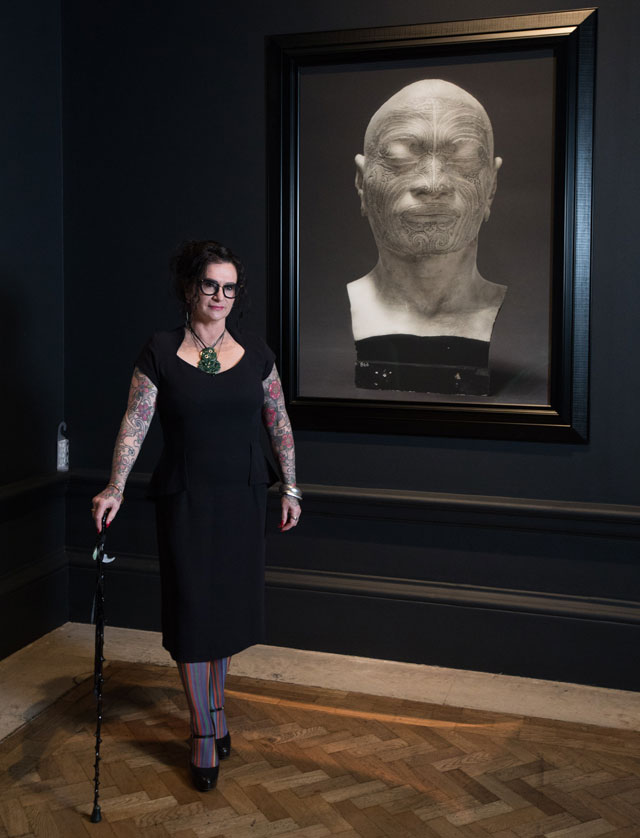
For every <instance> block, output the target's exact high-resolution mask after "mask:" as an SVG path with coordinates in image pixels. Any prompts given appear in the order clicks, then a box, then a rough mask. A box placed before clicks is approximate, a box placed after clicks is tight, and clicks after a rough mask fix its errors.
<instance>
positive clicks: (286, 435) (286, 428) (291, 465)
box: [262, 366, 300, 532]
mask: <svg viewBox="0 0 640 838" xmlns="http://www.w3.org/2000/svg"><path fill="white" fill-rule="evenodd" d="M262 387H263V389H264V403H263V405H262V418H263V420H264V424H265V426H266V428H267V431H268V433H269V437H270V439H271V447H272V448H273V452H274V454H275V455H276V457H277V458H278V462H279V463H280V471H281V472H282V480H283V482H284V483H290V484H291V485H293V486H295V485H296V452H295V447H294V444H293V433H292V431H291V422H290V421H289V417H288V415H287V409H286V407H285V404H284V395H283V393H282V385H281V384H280V378H279V376H278V371H277V370H276V368H275V366H274V368H273V369H272V370H271V373H270V374H269V375H268V376H267V378H265V380H264V381H263V382H262ZM299 517H300V504H299V503H298V501H297V500H296V499H295V498H292V497H290V496H289V495H282V520H281V523H280V529H281V530H282V531H283V532H284V531H285V530H290V529H291V528H292V527H295V526H296V524H297V523H298V518H299Z"/></svg>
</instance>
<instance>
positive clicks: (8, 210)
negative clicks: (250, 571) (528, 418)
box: [0, 0, 640, 689]
mask: <svg viewBox="0 0 640 838" xmlns="http://www.w3.org/2000/svg"><path fill="white" fill-rule="evenodd" d="M561 5H562V7H563V8H566V7H570V8H578V7H580V6H581V5H582V4H581V3H578V2H571V0H564V2H563V3H562V4H561ZM553 8H554V4H552V3H550V2H543V0H526V2H525V0H483V2H482V3H478V2H474V0H448V2H446V3H445V2H427V3H425V2H424V0H396V2H394V3H393V4H390V3H388V2H383V0H340V2H337V1H336V2H326V3H323V4H310V3H300V2H298V0H274V2H270V3H267V4H265V3H261V2H257V1H256V0H252V2H238V3H234V4H231V3H226V2H225V3H217V2H212V0H187V1H186V2H183V3H180V4H178V3H175V2H166V0H165V2H162V1H160V2H158V0H155V1H154V2H143V0H128V1H127V2H124V1H123V0H109V2H107V0H104V2H101V1H100V0H83V2H80V0H65V2H63V3H62V7H61V8H59V7H57V6H56V5H55V4H54V3H51V2H45V0H26V1H25V2H23V3H21V4H19V5H18V4H12V5H10V4H4V8H3V13H2V26H0V31H1V32H2V37H3V49H2V60H3V62H4V67H3V69H4V72H3V74H2V81H1V83H0V85H1V88H2V91H3V95H4V98H3V101H4V103H5V111H4V114H3V116H4V124H5V128H6V130H5V131H3V132H2V134H1V135H0V148H1V149H2V176H3V187H4V189H3V196H4V224H3V225H2V233H1V234H0V235H1V237H2V238H1V241H2V251H1V254H0V255H1V262H0V283H1V284H0V293H1V294H2V297H1V299H2V303H3V305H2V307H1V309H0V311H1V317H2V335H3V339H4V342H5V343H4V353H3V372H4V378H3V381H4V383H5V393H6V397H5V400H4V409H3V411H2V418H1V420H0V421H1V423H2V439H3V459H2V463H3V465H2V488H1V490H0V538H1V543H2V566H1V568H0V572H1V575H0V609H1V610H0V613H2V631H1V632H0V637H1V638H2V648H1V649H0V653H5V654H6V653H8V652H10V651H12V650H13V649H15V648H18V647H19V646H20V645H22V644H23V643H25V642H27V641H28V640H31V639H33V638H34V637H37V636H38V634H40V633H42V632H43V631H46V630H48V629H50V628H52V627H54V626H55V625H58V624H60V623H61V622H63V621H64V620H66V619H69V618H71V619H80V620H88V618H89V610H90V599H91V587H92V584H93V568H92V563H91V560H90V558H89V553H90V549H91V544H92V540H93V532H92V528H91V523H90V521H89V506H90V498H91V496H92V495H93V494H94V493H95V491H96V490H98V489H99V488H101V486H102V485H103V483H104V481H105V480H106V475H107V472H108V467H109V461H110V455H111V447H112V445H113V440H114V438H115V434H116V430H117V425H118V422H119V420H120V417H121V414H122V412H123V409H124V404H125V399H126V392H127V386H128V380H129V377H130V374H131V363H132V360H133V359H134V358H135V356H136V353H137V352H138V350H139V348H140V346H141V345H142V344H143V342H144V340H145V339H146V337H147V335H148V334H149V333H150V332H152V331H153V330H154V329H156V328H159V327H164V326H171V325H174V323H175V322H176V316H175V313H174V310H173V308H172V304H171V301H170V298H169V294H168V277H167V270H166V264H167V254H168V252H169V251H170V250H171V249H172V248H173V247H174V246H175V245H176V243H177V242H178V241H180V239H181V238H183V237H184V236H194V237H205V236H207V237H208V236H215V237H217V238H219V239H220V240H222V241H224V242H226V243H227V244H229V245H230V246H232V247H233V248H234V249H236V250H237V251H238V252H239V253H241V254H242V256H243V258H244V260H245V261H246V264H247V269H248V275H249V278H250V283H251V293H252V297H253V308H252V311H251V313H250V315H249V323H250V325H251V326H252V327H253V328H254V329H255V330H257V331H259V332H261V333H262V334H266V325H267V324H266V322H265V312H266V297H267V277H266V275H265V247H266V231H267V221H268V219H267V218H266V210H265V196H266V183H265V171H266V166H265V164H266V161H265V94H264V38H265V36H266V35H269V34H275V33H284V32H304V31H313V30H317V31H322V30H328V29H342V28H357V27H371V26H383V25H392V24H393V25H395V24H412V23H418V22H427V21H445V20H455V19H463V18H474V17H478V16H488V15H509V14H515V13H525V12H541V11H548V10H552V9H553ZM639 23H640V8H639V7H638V5H637V4H635V3H632V2H629V0H607V2H606V3H604V4H603V7H602V9H601V10H600V13H599V28H598V58H597V73H596V76H597V97H596V125H595V158H594V224H593V263H592V265H593V273H592V330H591V406H590V409H591V412H590V419H591V427H590V441H589V444H587V445H564V444H562V445H561V444H542V443H520V442H505V441H477V440H464V439H444V438H434V437H424V438H421V437H395V436H374V435H371V436H367V435H359V434H341V433H329V432H322V433H321V432H311V431H306V432H298V433H297V447H298V465H299V474H300V481H301V483H302V484H303V486H304V487H306V488H307V492H306V499H305V520H304V522H303V523H302V525H301V526H300V527H299V528H298V530H297V531H296V532H295V533H292V534H287V535H280V534H279V533H277V532H276V531H275V526H274V522H273V520H271V521H270V529H269V538H268V562H269V568H268V608H269V640H270V642H273V643H280V644H285V645H290V646H298V647H301V648H314V649H327V650H333V651H338V652H349V653H355V654H364V655H370V656H373V657H387V658H395V659H399V660H415V661H423V662H426V663H431V664H439V665H443V666H454V667H465V668H471V669H485V670H489V671H494V672H508V673H514V674H521V675H530V676H537V677H544V678H557V679H560V680H576V681H583V682H588V683H596V684H609V685H614V686H621V687H628V688H636V689H637V688H638V687H640V683H639V677H640V676H639V674H638V668H637V666H633V665H632V664H631V662H632V661H634V660H635V658H636V656H637V649H638V640H639V637H638V635H639V632H638V623H639V620H640V606H639V602H640V592H639V582H640V568H639V561H638V531H639V530H638V525H639V524H640V508H639V506H638V490H637V484H638V480H637V462H638V431H637V417H638V415H639V408H640V391H639V388H638V385H637V378H638V376H637V374H636V357H637V355H638V350H639V348H640V347H639V345H638V344H639V341H640V338H639V337H638V328H637V324H638V322H639V321H640V293H639V291H638V281H637V277H638V273H639V271H638V268H639V264H638V263H639V258H638V257H639V252H638V251H639V244H638V241H639V237H638V235H637V231H636V227H637V223H638V205H637V195H636V189H635V187H634V184H635V183H636V182H637V179H638V174H639V172H638V168H639V166H638V159H637V148H638V146H639V143H640V136H639V134H640V131H639V129H640V126H639V117H638V110H637V107H636V106H635V103H636V102H637V98H636V97H637V79H638V77H639V72H638V71H639V70H640V68H639V66H638V52H637V48H636V45H637V36H638V31H639ZM61 152H62V161H61ZM63 341H64V343H63ZM63 414H64V418H66V421H67V423H68V426H69V433H70V440H71V463H72V472H71V474H70V477H69V479H68V480H66V481H65V480H64V479H62V480H60V479H58V477H57V476H56V474H55V471H54V467H55V459H54V458H55V431H56V426H57V423H58V422H59V421H60V420H61V419H62V418H63ZM158 450H159V439H158V433H157V429H155V430H154V431H153V432H152V434H151V439H150V440H149V442H148V444H147V445H146V448H145V450H144V452H143V454H142V456H141V459H140V462H139V464H138V468H137V471H136V474H135V475H134V477H133V478H132V480H131V481H130V484H129V486H128V488H127V503H126V504H125V506H124V507H123V511H122V514H121V516H120V517H119V519H118V524H117V525H114V527H112V530H111V532H110V554H112V553H115V554H116V556H117V557H118V558H117V561H116V563H114V564H113V565H110V567H109V575H110V579H109V586H110V587H109V597H110V600H109V606H108V609H109V610H108V618H109V620H110V622H112V623H116V624H120V625H129V626H139V627H147V628H155V627H157V564H156V558H155V544H154V540H153V526H152V510H151V509H150V507H149V505H148V504H147V503H146V502H145V501H144V500H143V496H144V488H145V485H146V479H147V478H146V476H145V475H146V473H147V472H148V471H150V469H151V467H152V465H153V463H154V461H155V458H156V456H157V454H158ZM272 511H273V510H272ZM65 527H66V529H65ZM107 656H108V650H107Z"/></svg>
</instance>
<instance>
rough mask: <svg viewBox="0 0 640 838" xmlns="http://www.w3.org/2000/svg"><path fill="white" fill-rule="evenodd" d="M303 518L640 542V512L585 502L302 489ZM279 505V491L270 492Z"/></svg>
mask: <svg viewBox="0 0 640 838" xmlns="http://www.w3.org/2000/svg"><path fill="white" fill-rule="evenodd" d="M150 476H151V475H150V474H147V473H143V472H134V473H132V474H131V476H130V477H129V480H128V481H127V489H128V490H132V489H133V490H135V492H136V494H138V492H141V493H144V492H145V491H146V487H147V485H148V482H149V479H150ZM108 477H109V476H108V473H107V472H106V471H102V470H97V469H96V470H91V469H82V470H80V469H77V470H74V471H73V472H71V484H72V487H73V486H78V485H79V484H89V485H90V486H91V487H92V489H93V490H95V488H96V486H101V485H104V484H105V483H106V482H107V481H108ZM300 487H301V489H302V491H303V493H304V508H305V512H307V513H308V512H312V513H313V514H322V515H328V516H330V517H334V518H336V517H356V518H372V517H375V518H376V519H377V520H387V521H394V520H397V521H429V522H431V523H446V524H451V523H455V524H456V525H460V526H474V527H478V526H481V527H498V528H508V529H523V530H531V529H535V530H541V531H550V532H564V533H568V534H581V535H595V536H599V535H605V536H615V535H618V536H623V537H628V538H633V539H638V538H640V528H639V526H638V525H640V506H638V505H631V504H612V503H593V502H582V501H563V500H553V499H552V500H547V499H538V498H523V497H521V498H509V497H501V496H498V495H473V494H451V493H445V492H418V491H414V490H408V489H375V488H374V489H367V488H362V487H356V486H326V485H320V484H311V483H309V484H305V483H301V484H300ZM270 494H271V495H272V499H277V490H276V489H274V488H272V489H271V490H270Z"/></svg>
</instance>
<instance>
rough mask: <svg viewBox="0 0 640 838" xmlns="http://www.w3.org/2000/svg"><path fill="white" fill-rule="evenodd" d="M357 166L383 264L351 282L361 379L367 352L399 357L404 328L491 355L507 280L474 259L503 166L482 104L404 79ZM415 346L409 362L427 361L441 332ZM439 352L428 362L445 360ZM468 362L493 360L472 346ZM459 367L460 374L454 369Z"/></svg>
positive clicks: (457, 91) (430, 83) (439, 84)
mask: <svg viewBox="0 0 640 838" xmlns="http://www.w3.org/2000/svg"><path fill="white" fill-rule="evenodd" d="M355 164H356V180H355V185H356V190H357V192H358V196H359V198H360V208H361V211H362V214H363V215H364V216H366V218H367V219H368V221H369V224H370V226H371V231H372V233H373V237H374V239H375V242H376V245H377V248H378V261H377V264H376V265H375V266H374V267H373V268H372V269H371V270H370V271H369V273H368V274H366V275H365V276H363V277H360V279H357V280H355V281H353V282H350V283H349V284H348V286H347V287H348V291H349V299H350V303H351V323H352V328H353V336H354V339H355V341H356V349H357V351H358V364H359V365H360V368H361V373H360V379H358V374H357V375H356V379H357V380H361V381H364V380H368V378H367V376H369V377H370V376H371V357H372V356H371V355H368V354H365V351H366V352H370V353H374V357H375V358H376V359H378V360H380V353H381V352H385V353H387V354H388V356H389V358H391V357H392V356H393V357H394V358H395V357H396V356H397V355H398V353H400V354H403V353H404V352H405V349H403V350H402V352H401V351H400V349H399V348H398V346H399V343H402V346H403V347H405V348H406V346H407V345H408V341H407V339H406V338H407V336H412V337H416V338H421V339H422V338H429V339H433V338H447V340H448V343H447V344H446V347H445V349H443V352H444V353H445V355H447V353H449V355H451V356H453V354H455V352H454V350H453V349H452V346H453V344H452V342H451V340H450V339H460V340H461V341H465V340H466V341H467V343H468V342H469V341H476V342H478V341H481V342H483V343H484V345H485V347H484V349H483V350H482V354H483V358H488V345H489V341H490V339H491V334H492V331H493V326H494V323H495V320H496V317H497V314H498V312H499V310H500V306H501V305H502V301H503V299H504V295H505V292H506V288H505V286H503V285H498V284H496V283H494V282H489V281H488V280H486V279H485V278H484V277H483V276H481V274H480V272H479V270H478V266H477V261H476V260H477V251H478V234H479V232H480V228H481V227H482V224H483V223H484V222H485V221H487V220H488V218H489V216H490V214H491V205H492V203H493V199H494V196H495V194H496V186H497V176H498V170H499V169H500V167H501V165H502V160H501V158H500V157H495V156H494V148H493V130H492V128H491V122H490V121H489V117H488V116H487V113H486V111H485V109H484V108H483V106H482V105H481V104H480V102H479V101H478V100H477V99H475V98H474V97H473V96H472V95H471V94H470V93H468V92H467V91H466V90H463V89H462V88H461V87H458V86H457V85H455V84H451V83H450V82H447V81H443V80H441V79H425V80H422V81H418V82H414V83H413V84H410V85H407V87H404V88H402V90H400V91H398V92H397V93H395V94H394V95H393V96H391V98H390V99H388V100H387V101H386V102H385V103H384V104H383V105H382V106H381V107H380V108H379V109H378V110H377V111H376V112H375V113H374V114H373V116H372V117H371V120H370V122H369V125H368V126H367V129H366V133H365V137H364V154H357V155H356V157H355ZM381 336H396V338H398V340H396V342H395V344H390V343H389V341H387V342H386V344H385V347H386V348H385V349H384V350H383V348H382V345H381V344H380V343H379V342H378V344H375V346H374V345H372V344H371V342H370V343H369V345H368V346H365V345H364V344H363V343H362V342H363V341H365V340H367V339H370V338H378V337H381ZM411 345H412V347H413V348H412V350H411V352H409V354H408V356H407V358H408V359H407V360H406V363H407V364H409V365H411V364H414V365H417V366H420V365H423V366H429V362H428V361H427V360H422V359H423V358H426V357H428V356H429V353H430V352H431V349H432V348H433V346H434V344H433V341H432V342H431V345H430V347H428V346H427V344H426V343H424V342H423V343H422V344H420V348H419V349H418V346H417V344H416V342H415V341H413V342H412V344H411ZM461 346H462V344H461V343H459V344H458V349H457V350H456V352H457V351H458V350H459V349H460V347H461ZM474 351H475V350H474ZM405 354H406V353H405ZM441 360H442V359H439V360H438V362H437V363H436V362H435V361H433V362H432V363H431V366H433V365H434V364H435V365H436V366H441V365H442V364H441ZM389 363H391V361H389ZM393 363H396V361H394V362H393ZM358 364H357V365H356V366H358ZM460 364H461V365H462V366H464V367H477V366H484V367H485V368H486V367H487V364H488V361H483V362H482V363H480V362H478V361H477V359H476V358H475V357H474V356H469V357H468V358H467V357H466V356H464V361H460ZM362 370H367V372H366V373H365V372H362ZM486 374H487V380H488V372H487V373H486ZM452 375H453V376H454V378H455V380H456V381H457V380H458V379H459V375H458V372H457V371H454V372H453V373H452ZM386 378H387V379H390V378H393V380H394V382H397V381H398V380H399V378H400V377H399V375H392V374H391V373H389V374H388V375H386ZM358 386H369V385H368V384H359V385H358ZM385 386H389V387H391V385H389V384H387V385H385ZM430 386H431V385H428V384H426V383H425V385H424V389H425V390H427V389H429V387H430ZM438 386H443V385H438ZM474 386H475V385H474ZM480 386H482V387H485V384H482V385H478V387H480ZM412 388H413V385H412ZM397 389H409V387H404V388H403V387H400V386H398V387H397ZM438 392H444V390H438ZM452 392H453V391H452ZM478 392H480V390H478ZM482 392H484V391H483V390H482Z"/></svg>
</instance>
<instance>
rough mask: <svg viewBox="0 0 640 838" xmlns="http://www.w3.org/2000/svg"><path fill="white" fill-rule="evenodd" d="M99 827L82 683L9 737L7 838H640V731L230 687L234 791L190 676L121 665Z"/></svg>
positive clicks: (111, 680) (2, 788)
mask: <svg viewBox="0 0 640 838" xmlns="http://www.w3.org/2000/svg"><path fill="white" fill-rule="evenodd" d="M106 672H107V674H108V680H107V683H106V685H105V724H104V728H103V733H104V739H103V743H102V756H103V761H102V763H101V779H102V784H101V806H102V815H103V819H102V822H101V823H100V824H91V823H90V822H89V819H88V813H89V812H90V811H91V808H92V805H91V801H92V798H93V748H94V744H93V743H94V739H93V736H94V724H95V723H94V718H95V716H94V714H95V705H94V699H93V695H92V693H91V687H92V684H91V683H90V682H84V683H83V684H80V685H79V686H78V687H76V688H75V689H74V690H72V692H71V693H69V694H67V695H66V696H65V697H64V698H62V699H60V700H59V701H58V702H57V703H56V704H55V705H53V706H52V707H51V708H49V709H48V710H47V711H45V712H44V713H43V714H42V715H41V716H39V717H38V718H37V719H36V720H34V721H33V722H31V723H29V724H28V725H26V726H25V727H23V728H21V729H20V730H19V731H17V732H16V733H14V734H13V735H12V736H10V737H9V738H7V739H6V740H4V742H2V743H1V744H0V838H5V836H46V838H57V837H58V836H59V837H60V838H76V836H79V837H80V838H86V836H88V835H92V836H98V837H99V836H117V837H118V838H134V837H135V838H167V836H171V838H208V836H228V838H245V836H246V838H250V836H276V835H286V836H288V838H294V836H297V838H303V837H304V838H321V837H322V836H328V835H333V834H337V835H342V836H366V837H367V838H369V836H371V837H372V838H374V837H375V838H377V836H380V838H385V836H393V838H395V836H398V838H401V837H402V836H407V838H409V836H435V837H436V838H462V837H463V836H465V838H466V836H468V838H479V837H480V836H493V838H535V837H536V836H550V838H593V836H598V835H609V836H612V838H613V836H616V838H623V836H624V838H640V734H638V733H630V732H628V731H615V730H608V729H603V728H596V727H589V726H582V725H576V724H569V723H563V722H551V721H540V720H537V719H527V718H523V717H519V716H509V715H504V714H496V713H481V712H478V711H471V710H456V709H452V708H443V707H439V706H436V705H431V704H420V703H417V702H413V701H402V700H398V699H389V698H379V697H371V696H366V695H362V694H358V693H344V692H336V691H330V690H321V689H317V688H314V687H299V686H291V685H287V684H279V683H274V682H264V681H255V680H251V679H248V678H240V677H235V678H234V677H232V676H230V677H229V681H228V691H227V715H228V718H229V723H230V729H231V735H232V740H233V752H232V756H231V758H230V759H228V760H227V761H225V762H224V763H223V764H222V768H221V773H220V779H219V782H218V788H217V789H216V790H215V791H213V792H210V793H208V794H201V793H198V792H197V791H195V790H194V789H193V788H192V786H191V784H190V780H189V777H188V773H187V760H188V745H187V741H186V737H187V718H188V717H187V713H186V704H185V699H184V695H183V693H182V690H181V687H180V683H179V679H178V675H177V671H176V670H175V668H166V667H160V666H143V665H137V664H129V663H127V664H124V663H111V664H110V665H109V666H108V668H107V670H106Z"/></svg>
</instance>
